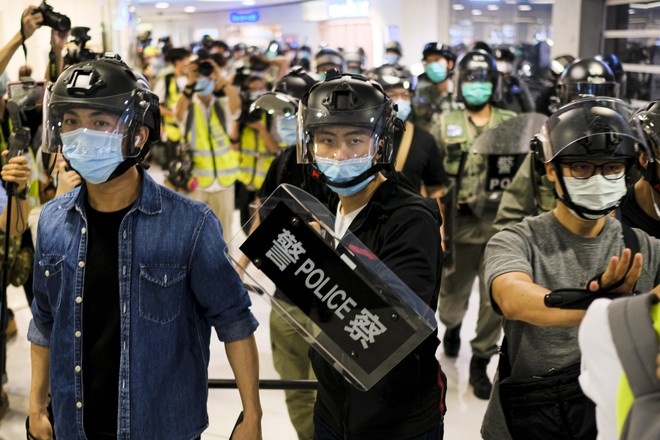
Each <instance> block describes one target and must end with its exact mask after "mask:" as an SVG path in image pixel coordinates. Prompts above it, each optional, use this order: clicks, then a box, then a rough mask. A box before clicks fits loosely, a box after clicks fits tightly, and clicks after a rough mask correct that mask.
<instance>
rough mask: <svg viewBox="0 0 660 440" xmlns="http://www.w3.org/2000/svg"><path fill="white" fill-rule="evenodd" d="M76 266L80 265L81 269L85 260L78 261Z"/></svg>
mask: <svg viewBox="0 0 660 440" xmlns="http://www.w3.org/2000/svg"><path fill="white" fill-rule="evenodd" d="M78 267H80V268H81V269H82V268H83V267H85V262H84V261H78Z"/></svg>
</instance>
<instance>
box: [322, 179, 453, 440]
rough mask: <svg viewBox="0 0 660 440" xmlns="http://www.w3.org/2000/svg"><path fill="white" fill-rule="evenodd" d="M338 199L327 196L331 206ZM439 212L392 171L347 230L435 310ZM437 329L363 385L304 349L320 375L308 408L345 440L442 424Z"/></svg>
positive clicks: (397, 435)
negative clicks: (356, 385)
mask: <svg viewBox="0 0 660 440" xmlns="http://www.w3.org/2000/svg"><path fill="white" fill-rule="evenodd" d="M336 206H337V200H334V203H332V201H331V207H333V208H334V210H336ZM440 224H441V217H440V213H439V209H438V206H437V203H436V202H435V201H433V200H429V199H424V198H422V197H421V196H420V195H419V194H418V193H416V192H415V190H414V189H413V188H412V187H411V186H410V185H409V183H407V181H406V180H405V179H400V178H399V176H398V175H393V176H390V177H389V178H388V180H387V181H386V182H384V183H383V184H382V185H381V186H380V187H379V188H378V189H377V190H376V192H375V193H374V194H373V196H372V197H371V200H370V201H369V203H368V205H367V206H366V207H365V208H364V209H363V210H362V211H361V212H360V213H359V214H358V216H357V217H356V219H355V220H354V221H353V223H351V225H350V227H349V229H350V231H351V232H352V233H353V234H354V235H355V236H356V237H357V238H358V239H360V241H362V243H364V244H365V245H366V246H368V247H369V248H370V249H371V250H372V251H373V252H374V253H375V254H376V255H377V256H378V257H379V258H380V260H381V261H382V262H383V263H384V264H385V265H386V266H387V267H388V268H389V269H390V270H391V271H392V272H394V273H395V274H396V275H397V276H398V277H399V278H400V279H401V280H402V281H403V282H405V283H406V284H407V285H408V287H410V289H411V290H412V291H413V292H415V293H417V294H418V295H419V296H420V297H421V298H422V299H423V300H424V302H425V303H427V304H428V305H429V307H431V309H433V310H435V309H436V307H437V303H438V292H439V290H440V274H441V269H442V250H441V246H440V230H439V229H440ZM438 345H439V341H438V336H437V330H436V331H435V332H433V333H432V334H431V335H430V336H429V337H428V338H427V339H426V340H424V342H422V344H420V346H419V347H417V348H416V349H415V350H414V351H413V352H412V353H411V354H410V355H408V356H407V357H406V358H404V360H403V361H401V363H400V364H399V365H397V366H396V367H395V368H394V369H393V370H392V371H390V372H389V373H388V374H387V375H385V377H383V379H381V381H380V382H378V383H377V384H376V385H374V386H373V387H372V388H371V389H369V391H366V392H363V391H359V390H358V389H356V388H354V387H353V386H352V385H350V384H349V383H348V382H347V381H346V380H344V379H343V377H342V376H341V375H340V374H339V373H338V372H337V371H336V370H335V369H334V368H333V367H332V366H331V365H330V364H328V363H327V362H326V361H325V360H324V359H323V358H322V357H321V356H320V355H319V354H318V353H316V352H315V351H314V350H310V356H311V358H312V366H313V368H314V372H315V373H316V376H317V378H318V381H319V388H318V394H317V401H316V407H315V413H316V415H317V416H318V417H320V419H321V420H322V421H323V422H324V423H325V424H326V425H328V426H329V427H330V428H331V429H332V430H333V431H335V432H337V433H339V434H340V435H342V437H343V438H345V439H359V440H371V439H374V440H375V439H378V440H382V439H398V440H405V439H406V438H413V437H415V436H419V435H421V434H424V433H425V432H428V431H430V430H432V429H434V428H435V427H436V426H438V424H441V423H442V418H443V415H444V412H445V393H446V378H445V376H444V374H443V373H442V370H441V369H440V365H439V363H438V361H437V359H436V357H435V352H436V349H437V347H438Z"/></svg>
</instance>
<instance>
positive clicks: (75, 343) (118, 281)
mask: <svg viewBox="0 0 660 440" xmlns="http://www.w3.org/2000/svg"><path fill="white" fill-rule="evenodd" d="M44 112H45V113H46V114H45V119H44V126H45V127H44V131H45V132H46V133H47V134H46V135H45V136H46V139H45V145H44V147H45V148H46V149H47V151H49V152H57V151H60V150H61V152H62V153H63V155H64V157H65V159H66V160H67V162H68V164H69V165H70V167H71V168H73V169H75V170H76V171H77V172H78V173H79V174H80V175H81V176H82V177H83V179H84V181H85V182H84V184H83V185H82V186H81V187H79V188H77V189H75V190H73V191H70V192H69V193H67V194H65V195H64V196H62V197H59V198H56V199H54V200H52V201H51V202H49V203H48V204H46V205H45V206H44V208H43V211H42V214H41V218H40V221H39V232H38V239H37V245H36V252H35V272H34V278H35V281H34V287H35V291H34V293H35V300H34V302H33V304H32V313H33V316H34V317H33V320H32V322H31V323H30V328H29V334H28V338H29V339H30V341H31V342H32V353H31V355H32V386H31V390H30V398H29V431H30V433H31V434H32V435H33V436H34V437H36V438H38V439H42V438H43V439H50V438H52V437H51V436H52V433H53V428H54V431H55V434H56V437H57V438H60V439H85V438H89V439H95V440H96V439H110V438H112V439H128V438H133V439H195V438H200V435H201V433H202V431H204V429H205V428H206V427H207V426H208V416H207V413H206V401H207V380H208V377H207V368H208V362H209V343H210V338H211V326H213V327H214V328H215V330H216V333H217V335H218V338H219V339H220V340H222V341H224V342H225V350H226V352H227V357H228V359H229V362H230V364H231V367H232V369H233V371H234V374H235V377H236V381H237V383H238V388H239V392H240V396H241V401H242V404H243V411H244V421H243V422H242V423H241V424H240V425H239V426H238V427H237V429H236V431H235V433H234V438H235V439H260V438H261V428H260V423H261V406H260V403H259V394H258V370H259V368H258V355H257V350H256V345H255V342H254V337H253V335H252V334H253V332H254V330H255V329H256V327H257V321H256V320H255V318H254V316H253V315H252V314H251V312H250V310H249V307H250V299H249V297H248V295H247V293H246V292H245V290H244V289H243V288H242V286H241V281H240V279H239V277H238V275H237V274H236V272H235V271H234V270H233V268H232V266H231V264H230V263H229V261H228V260H227V259H226V258H225V256H224V255H223V254H224V252H225V251H226V245H225V243H224V241H223V239H222V227H221V225H220V222H219V221H218V220H217V218H216V217H215V216H213V214H212V213H211V211H210V209H209V208H208V207H207V206H206V205H203V204H200V203H197V202H194V201H191V200H189V199H187V198H184V197H182V196H180V195H178V194H176V193H174V192H172V191H169V190H167V189H165V188H164V187H161V186H159V185H156V184H155V183H154V181H153V180H152V179H151V178H150V177H149V175H148V174H147V173H145V172H144V170H143V169H142V168H140V167H139V166H136V165H137V164H139V163H140V162H141V161H142V159H143V158H144V156H145V155H146V154H147V152H148V150H149V144H150V143H151V142H152V141H154V140H156V139H157V138H158V136H159V132H158V127H160V114H159V111H158V98H157V97H156V96H155V95H154V94H153V93H151V92H150V91H149V88H148V86H147V84H146V82H145V81H144V79H143V78H141V77H136V76H135V75H134V74H133V72H131V70H130V69H129V68H128V66H126V64H124V63H123V62H122V61H121V60H120V59H119V57H118V56H116V55H114V56H113V55H111V54H109V55H106V57H104V58H101V59H100V60H97V61H92V62H87V63H82V64H78V65H75V66H72V67H70V68H69V69H67V70H66V71H65V72H63V73H62V75H61V76H60V77H59V79H58V81H57V82H56V83H55V84H53V86H52V87H51V88H50V90H49V95H48V98H47V102H46V105H45V106H44ZM49 389H50V393H51V396H52V410H53V420H54V426H52V425H51V421H50V420H49V418H48V411H47V404H48V392H49Z"/></svg>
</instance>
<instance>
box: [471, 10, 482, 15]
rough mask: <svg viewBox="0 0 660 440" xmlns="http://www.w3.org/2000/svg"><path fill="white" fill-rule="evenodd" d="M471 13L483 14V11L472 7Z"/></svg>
mask: <svg viewBox="0 0 660 440" xmlns="http://www.w3.org/2000/svg"><path fill="white" fill-rule="evenodd" d="M471 13H472V15H483V12H481V10H479V9H473V10H472V11H471Z"/></svg>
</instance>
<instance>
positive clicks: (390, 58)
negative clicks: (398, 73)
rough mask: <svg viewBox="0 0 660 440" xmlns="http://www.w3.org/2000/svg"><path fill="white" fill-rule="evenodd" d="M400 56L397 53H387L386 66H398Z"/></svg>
mask: <svg viewBox="0 0 660 440" xmlns="http://www.w3.org/2000/svg"><path fill="white" fill-rule="evenodd" d="M399 58H401V57H400V56H399V55H397V54H395V53H386V54H385V64H396V63H398V62H399Z"/></svg>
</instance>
